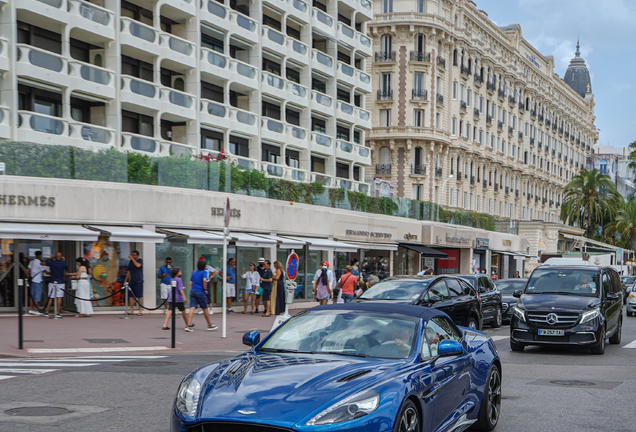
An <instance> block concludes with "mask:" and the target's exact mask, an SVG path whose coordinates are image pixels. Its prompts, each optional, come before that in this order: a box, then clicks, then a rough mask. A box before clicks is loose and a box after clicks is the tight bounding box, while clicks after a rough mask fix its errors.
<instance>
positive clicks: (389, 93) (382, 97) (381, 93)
mask: <svg viewBox="0 0 636 432" xmlns="http://www.w3.org/2000/svg"><path fill="white" fill-rule="evenodd" d="M377 100H379V101H392V100H393V90H386V89H379V90H378V96H377Z"/></svg>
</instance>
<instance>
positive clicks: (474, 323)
mask: <svg viewBox="0 0 636 432" xmlns="http://www.w3.org/2000/svg"><path fill="white" fill-rule="evenodd" d="M466 327H468V328H469V329H473V330H479V322H477V319H476V318H475V317H472V316H471V317H469V318H468V322H467V323H466Z"/></svg>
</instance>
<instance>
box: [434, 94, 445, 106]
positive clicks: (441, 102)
mask: <svg viewBox="0 0 636 432" xmlns="http://www.w3.org/2000/svg"><path fill="white" fill-rule="evenodd" d="M435 103H436V104H437V105H439V106H444V96H442V95H441V94H439V93H437V96H436V98H435Z"/></svg>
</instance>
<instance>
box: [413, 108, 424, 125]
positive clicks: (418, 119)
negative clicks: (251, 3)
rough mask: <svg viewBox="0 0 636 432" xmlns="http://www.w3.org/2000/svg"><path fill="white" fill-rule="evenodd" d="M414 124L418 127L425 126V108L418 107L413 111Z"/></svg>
mask: <svg viewBox="0 0 636 432" xmlns="http://www.w3.org/2000/svg"><path fill="white" fill-rule="evenodd" d="M413 126H416V127H423V126H424V110H419V109H416V110H415V111H414V112H413Z"/></svg>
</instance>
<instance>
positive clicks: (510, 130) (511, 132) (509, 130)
mask: <svg viewBox="0 0 636 432" xmlns="http://www.w3.org/2000/svg"><path fill="white" fill-rule="evenodd" d="M514 134H515V130H514V129H513V128H512V126H508V136H513V135H514Z"/></svg>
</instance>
